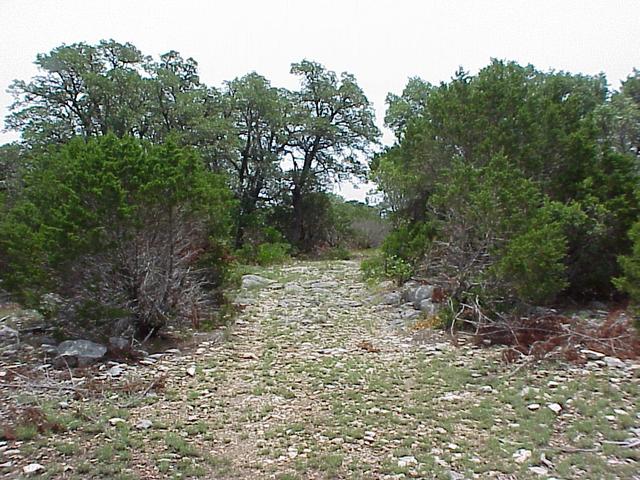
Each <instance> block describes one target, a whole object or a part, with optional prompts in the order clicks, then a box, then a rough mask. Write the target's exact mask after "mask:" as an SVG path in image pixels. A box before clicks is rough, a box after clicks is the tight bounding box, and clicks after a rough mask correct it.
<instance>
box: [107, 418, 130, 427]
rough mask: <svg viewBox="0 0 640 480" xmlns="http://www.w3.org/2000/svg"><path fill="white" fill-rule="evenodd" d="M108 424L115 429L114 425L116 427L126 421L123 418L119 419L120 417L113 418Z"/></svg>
mask: <svg viewBox="0 0 640 480" xmlns="http://www.w3.org/2000/svg"><path fill="white" fill-rule="evenodd" d="M109 423H110V424H111V425H112V426H114V427H115V426H116V425H118V424H119V423H127V421H126V420H125V419H124V418H120V417H113V418H110V419H109Z"/></svg>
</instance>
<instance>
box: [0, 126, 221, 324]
mask: <svg viewBox="0 0 640 480" xmlns="http://www.w3.org/2000/svg"><path fill="white" fill-rule="evenodd" d="M24 183H25V186H24V191H23V194H22V195H21V197H20V198H18V200H17V201H16V203H15V204H14V205H13V206H12V208H10V209H9V210H8V211H7V212H6V215H5V216H3V219H2V220H1V221H0V258H3V259H5V260H4V262H5V263H6V265H5V267H6V268H4V269H3V271H2V278H3V285H4V288H8V289H10V290H12V291H13V292H15V293H17V294H19V295H23V296H27V295H30V294H31V293H30V292H32V291H34V290H35V291H37V290H39V291H40V292H42V291H46V290H56V291H59V292H60V293H62V294H63V295H65V296H69V297H71V298H73V299H74V301H76V302H78V303H80V304H81V303H84V302H86V301H87V300H90V301H91V302H93V303H95V304H100V305H101V307H100V308H105V309H122V310H126V311H128V312H129V314H130V316H131V317H133V319H134V320H135V322H136V323H137V325H138V327H139V331H140V333H144V332H145V331H154V332H157V331H158V330H159V329H160V328H162V327H163V326H164V325H165V324H166V322H167V321H169V320H170V319H173V318H183V317H188V316H193V315H198V314H197V313H196V311H197V310H198V306H201V305H203V302H201V300H202V297H203V296H204V295H205V294H206V291H207V290H208V289H211V288H214V287H216V286H218V285H217V284H218V282H219V281H221V280H222V277H223V275H222V274H221V271H222V270H221V269H220V268H219V265H216V264H215V263H216V262H225V257H224V255H223V254H222V252H221V245H224V244H225V242H226V239H227V238H228V232H229V224H230V222H229V217H228V214H226V213H225V212H229V211H230V210H231V209H232V206H231V203H232V200H231V192H230V191H229V189H228V187H227V185H226V182H225V179H224V178H223V177H221V176H219V175H216V174H213V173H211V172H209V171H207V170H206V168H205V166H204V163H203V162H202V160H201V159H200V158H199V157H198V156H197V155H196V154H195V152H194V151H192V150H191V149H187V148H182V147H180V146H178V144H177V143H176V142H174V141H172V140H169V141H167V143H165V144H164V145H151V144H147V143H144V142H140V141H138V140H135V139H133V138H124V139H118V138H116V137H115V136H112V135H107V136H104V137H100V138H97V139H91V140H89V141H84V140H82V139H75V140H73V141H71V142H69V143H68V144H67V145H65V146H63V147H61V148H59V149H52V150H50V151H48V152H46V153H44V154H42V155H41V156H40V157H39V158H36V159H35V160H34V162H33V167H32V168H31V170H30V171H29V172H28V173H26V174H25V177H24ZM204 303H206V302H204ZM93 310H95V309H93ZM80 311H82V309H80ZM201 314H206V313H205V312H201Z"/></svg>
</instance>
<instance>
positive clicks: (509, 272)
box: [493, 223, 567, 305]
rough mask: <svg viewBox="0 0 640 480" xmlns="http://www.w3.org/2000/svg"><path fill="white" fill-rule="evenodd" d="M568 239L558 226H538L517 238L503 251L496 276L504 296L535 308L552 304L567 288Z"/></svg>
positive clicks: (532, 227)
mask: <svg viewBox="0 0 640 480" xmlns="http://www.w3.org/2000/svg"><path fill="white" fill-rule="evenodd" d="M566 254H567V240H566V238H565V236H564V234H563V231H562V226H561V225H559V224H557V223H552V224H544V223H542V224H536V223H534V224H533V225H532V226H531V228H530V229H529V230H527V231H525V232H523V233H522V234H520V235H518V236H516V237H514V238H513V239H511V241H509V243H508V244H507V245H506V247H505V248H504V251H503V252H501V255H500V258H499V259H498V260H497V262H496V263H495V265H494V267H493V270H494V271H493V273H494V274H495V275H496V276H497V277H498V278H499V280H498V282H499V283H500V284H502V285H503V288H504V290H505V292H504V293H507V294H511V295H512V296H515V298H517V299H518V300H519V301H522V302H526V303H529V304H532V305H540V304H545V303H550V302H552V301H553V300H555V298H556V297H557V295H558V294H559V293H560V292H562V291H563V290H564V289H565V288H566V287H567V280H566V269H567V267H566V265H565V264H564V259H565V257H566Z"/></svg>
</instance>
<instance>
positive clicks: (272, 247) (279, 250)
mask: <svg viewBox="0 0 640 480" xmlns="http://www.w3.org/2000/svg"><path fill="white" fill-rule="evenodd" d="M290 252H291V245H289V244H288V243H286V242H281V243H263V244H262V245H258V251H257V254H256V261H257V262H258V264H259V265H271V264H274V263H282V262H284V261H285V260H287V259H288V258H289V253H290Z"/></svg>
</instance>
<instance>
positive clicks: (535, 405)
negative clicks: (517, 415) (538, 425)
mask: <svg viewBox="0 0 640 480" xmlns="http://www.w3.org/2000/svg"><path fill="white" fill-rule="evenodd" d="M527 408H528V409H529V410H531V411H532V412H535V411H536V410H540V404H539V403H530V404H529V405H527Z"/></svg>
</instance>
